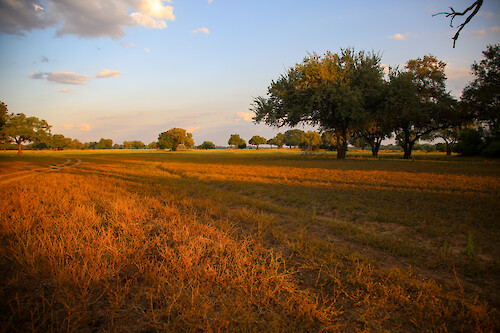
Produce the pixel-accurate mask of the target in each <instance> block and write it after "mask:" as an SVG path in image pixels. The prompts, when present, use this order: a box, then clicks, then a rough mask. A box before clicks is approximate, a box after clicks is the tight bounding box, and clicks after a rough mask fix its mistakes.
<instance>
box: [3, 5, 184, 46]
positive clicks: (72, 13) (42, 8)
mask: <svg viewBox="0 0 500 333" xmlns="http://www.w3.org/2000/svg"><path fill="white" fill-rule="evenodd" d="M164 2H170V1H165V0H114V1H102V0H86V1H71V0H45V1H44V2H38V1H37V2H36V3H34V1H27V0H7V1H2V2H1V4H2V5H1V7H2V10H1V11H0V31H2V32H4V33H8V34H15V35H21V36H23V35H24V33H25V32H26V31H32V30H34V29H45V28H48V27H52V26H56V27H58V28H57V30H56V35H57V36H63V35H66V34H72V35H77V36H79V37H82V38H99V37H110V38H114V39H118V38H121V37H123V36H124V35H125V28H127V27H133V26H143V27H146V28H154V29H163V28H165V27H166V26H167V24H166V21H173V20H175V15H174V12H173V10H174V9H173V7H172V6H170V5H164Z"/></svg>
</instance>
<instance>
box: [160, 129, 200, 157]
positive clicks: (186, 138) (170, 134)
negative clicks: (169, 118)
mask: <svg viewBox="0 0 500 333" xmlns="http://www.w3.org/2000/svg"><path fill="white" fill-rule="evenodd" d="M180 145H184V146H185V147H186V148H191V147H192V146H193V145H194V141H193V135H192V134H191V133H186V130H185V129H183V128H172V129H169V130H168V131H166V132H163V133H160V135H159V136H158V148H160V149H170V150H172V151H177V149H178V148H179V146H180Z"/></svg>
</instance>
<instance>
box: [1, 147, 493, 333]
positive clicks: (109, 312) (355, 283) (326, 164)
mask: <svg viewBox="0 0 500 333" xmlns="http://www.w3.org/2000/svg"><path fill="white" fill-rule="evenodd" d="M217 154H218V153H213V154H208V153H202V154H195V153H187V154H148V153H139V154H116V153H115V154H103V153H101V154H89V153H86V154H84V155H72V154H66V155H63V154H52V155H51V154H48V155H40V154H38V155H33V156H29V154H27V155H28V156H26V157H25V158H23V161H22V163H25V164H26V163H29V164H30V165H32V166H34V167H33V169H36V168H43V167H44V166H46V165H49V164H50V163H52V162H53V163H55V164H60V163H61V161H62V162H63V163H64V161H65V160H66V159H67V158H72V159H75V158H81V159H82V160H83V163H82V164H80V165H78V166H77V167H74V168H66V169H62V170H59V171H56V172H50V173H49V172H43V171H38V172H36V173H35V172H33V174H32V176H31V177H25V178H22V179H19V180H13V181H11V182H9V183H5V184H4V185H2V187H0V188H1V189H2V203H1V205H0V227H1V236H0V237H1V238H0V242H1V248H0V258H1V262H0V275H2V276H3V277H4V278H3V279H1V280H0V281H1V282H0V288H1V289H0V290H1V294H0V297H1V298H2V302H1V306H0V313H1V315H0V318H1V321H2V323H3V324H2V330H3V331H30V330H34V331H82V330H83V331H226V330H229V331H289V330H295V331H374V332H375V331H377V332H378V331H416V332H417V331H426V330H431V331H485V332H488V331H494V330H496V329H498V325H499V324H498V317H497V310H496V308H495V307H496V305H495V300H496V298H495V297H494V295H493V294H494V293H495V292H497V289H496V287H497V286H498V283H497V282H496V281H498V277H499V276H498V275H499V274H498V268H497V267H498V266H495V265H498V261H495V260H497V259H496V258H497V257H496V255H497V254H498V252H496V251H498V243H496V241H497V240H498V234H499V233H498V225H497V224H496V223H495V222H494V221H495V218H496V217H498V215H497V214H498V212H499V208H498V207H495V205H496V204H497V203H498V197H499V181H498V180H499V177H498V175H495V173H494V172H490V171H485V172H484V174H481V171H479V172H477V175H476V176H474V177H471V176H469V175H468V174H467V173H460V172H455V173H450V174H444V173H434V172H433V171H432V166H428V167H425V166H421V165H420V166H419V168H420V167H421V168H423V169H424V170H425V171H424V172H410V171H409V170H406V171H401V170H399V169H401V167H399V165H398V164H397V163H399V162H393V164H394V170H390V168H385V167H384V168H385V169H386V170H363V168H365V167H366V165H364V164H363V167H362V168H357V169H356V168H351V169H348V168H346V165H349V164H348V163H350V162H349V161H346V163H347V164H343V169H342V168H334V167H332V165H331V163H333V162H332V161H331V160H328V159H325V160H317V159H301V160H300V161H299V162H298V163H297V165H300V166H299V167H295V166H293V164H294V163H295V161H296V159H297V157H296V156H295V155H294V156H293V157H292V158H291V159H286V158H285V159H283V158H284V157H283V155H280V154H276V155H273V154H271V155H269V153H263V155H259V154H255V153H253V154H252V156H253V157H252V161H251V162H249V161H248V160H247V159H246V158H247V157H246V156H243V155H239V154H234V153H231V155H228V154H220V155H217ZM260 156H262V157H260ZM218 159H220V162H219V163H217V160H218ZM247 162H249V163H247ZM377 162H379V161H370V163H377ZM334 163H338V162H337V161H335V162H334ZM391 163H392V162H391ZM2 164H3V165H8V168H5V169H4V170H3V172H4V173H5V177H6V178H5V179H8V178H9V177H8V175H9V174H11V173H12V174H13V172H19V170H20V169H21V167H20V165H19V164H17V162H16V161H15V160H12V159H10V158H5V160H4V161H0V165H2ZM393 164H391V165H393ZM373 165H376V164H373ZM366 168H368V167H366ZM403 168H404V167H403ZM479 168H480V167H479ZM469 171H470V170H469ZM2 179H3V178H2ZM473 198H474V199H473ZM436 199H441V202H440V203H439V204H440V205H438V206H435V205H437V204H438V203H437V200H436ZM398 200H399V201H398ZM471 200H476V201H475V202H478V203H480V204H479V205H480V206H479V207H476V206H475V207H472V206H471V207H469V206H465V203H466V202H470V201H471ZM402 201H410V202H411V203H412V204H413V205H416V207H414V206H412V205H409V206H408V207H406V206H405V207H399V206H398V207H396V206H394V204H398V203H400V202H402ZM443 201H445V202H446V204H447V205H443ZM384 202H387V203H386V204H384ZM363 207H364V209H363ZM458 207H461V209H462V211H458V209H459V208H458ZM436 208H439V209H440V210H439V211H435V209H436ZM418 210H423V211H426V210H433V211H432V212H430V213H429V212H426V214H421V215H420V216H419V215H416V216H414V215H415V213H414V212H415V211H418ZM453 211H455V214H454V213H453ZM384 213H387V214H386V215H383V214H384ZM487 213H489V214H492V215H493V216H490V217H486V218H484V215H487ZM377 214H378V215H377ZM398 214H400V215H401V214H402V215H407V216H406V217H404V218H401V219H398V218H397V215H398ZM412 214H413V215H412ZM476 215H477V217H476ZM450 218H453V219H454V220H453V222H451V221H452V220H450ZM421 220H422V221H421ZM431 220H432V221H435V224H436V226H434V228H435V230H434V231H432V230H430V231H428V232H424V233H421V236H422V237H419V236H418V235H416V236H415V233H416V232H418V230H422V229H426V228H427V226H428V223H429V221H431ZM450 224H454V225H450ZM472 226H475V227H474V228H472ZM443 232H447V235H449V236H450V239H449V240H448V244H449V248H450V249H449V250H447V252H446V251H445V252H446V253H444V252H443V250H442V249H441V247H442V244H443V243H442V241H443V238H442V233H443ZM471 232H474V233H475V239H476V243H475V244H474V246H475V250H476V252H477V253H478V254H477V255H476V256H475V257H472V258H470V257H468V256H465V255H464V254H463V250H465V247H464V244H463V242H464V237H465V239H467V235H468V234H469V233H471ZM485 235H489V236H490V239H489V240H487V237H486V236H485ZM413 236H415V237H413ZM400 239H402V240H403V241H401V240H400ZM455 240H456V241H455ZM458 240H461V241H458ZM460 246H461V247H463V249H461V250H457V251H455V252H454V249H456V248H459V247H460ZM429 256H431V258H429ZM408 264H411V265H412V266H413V269H409V268H408V266H407V265H408ZM487 279H495V281H493V282H491V281H490V282H487V281H485V280H487ZM492 290H493V292H492ZM495 290H496V291H495ZM489 293H490V294H492V295H490V296H491V297H488V294H489Z"/></svg>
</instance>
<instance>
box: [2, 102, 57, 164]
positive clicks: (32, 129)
mask: <svg viewBox="0 0 500 333" xmlns="http://www.w3.org/2000/svg"><path fill="white" fill-rule="evenodd" d="M2 104H3V103H2ZM5 108H6V106H5ZM49 131H50V126H49V124H47V122H46V121H45V120H40V119H38V118H36V117H26V115H24V114H23V113H18V114H12V115H10V116H9V117H8V120H7V122H6V123H5V125H4V126H3V130H2V132H3V135H4V136H5V137H6V138H7V140H8V141H10V142H15V143H16V144H17V154H18V155H22V150H21V145H22V144H23V143H26V142H32V141H34V140H35V139H36V138H38V137H40V136H42V135H48V133H49Z"/></svg>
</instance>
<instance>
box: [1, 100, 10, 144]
mask: <svg viewBox="0 0 500 333" xmlns="http://www.w3.org/2000/svg"><path fill="white" fill-rule="evenodd" d="M8 120H9V110H8V109H7V105H6V104H5V103H4V102H2V101H0V143H4V141H7V139H8V138H7V133H5V126H6V124H7V121H8Z"/></svg>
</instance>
